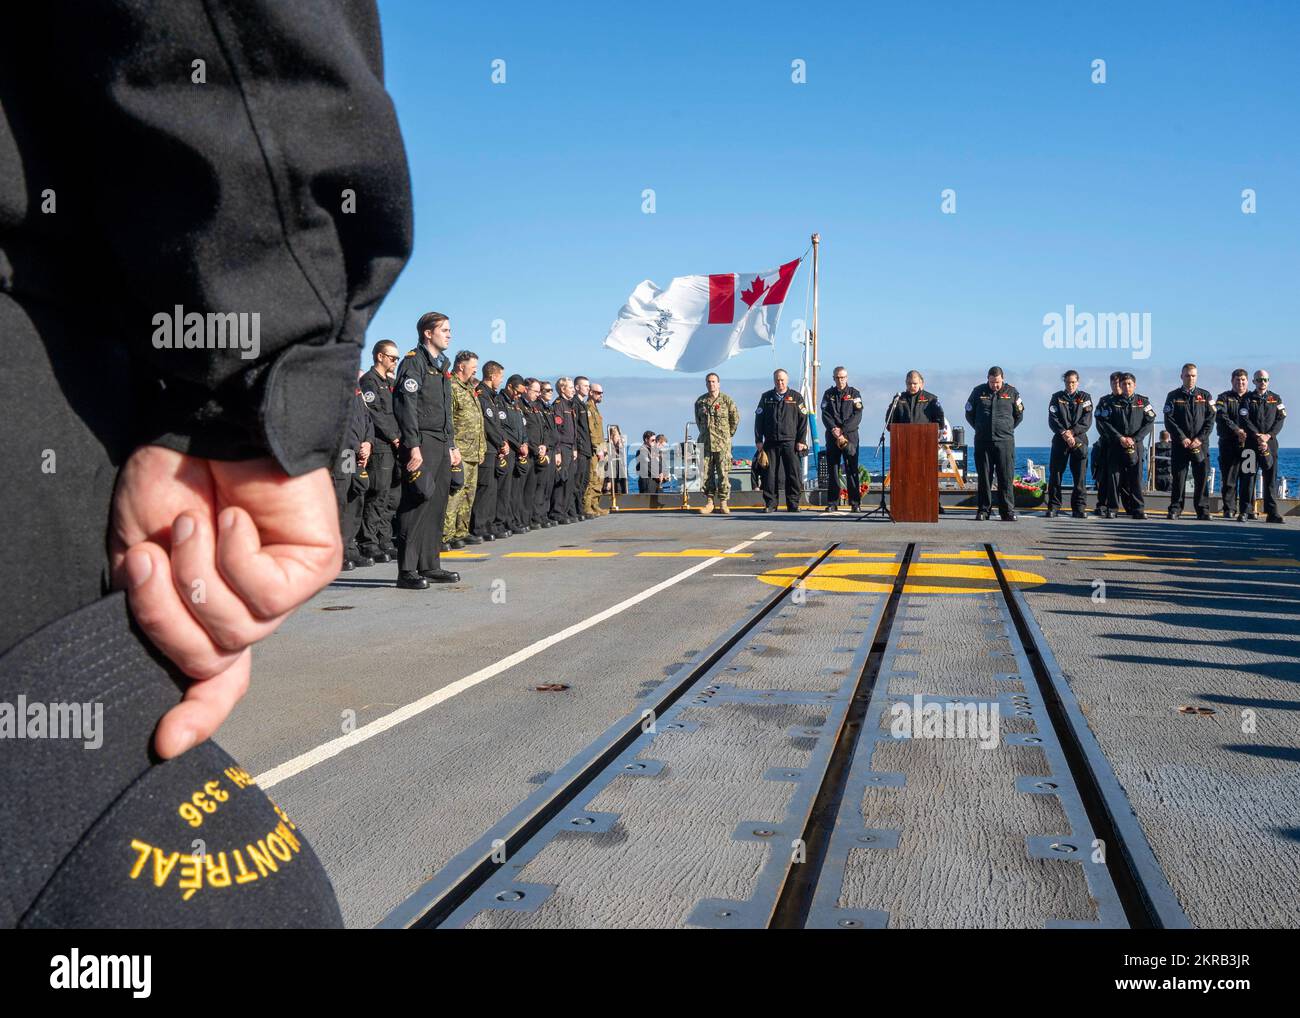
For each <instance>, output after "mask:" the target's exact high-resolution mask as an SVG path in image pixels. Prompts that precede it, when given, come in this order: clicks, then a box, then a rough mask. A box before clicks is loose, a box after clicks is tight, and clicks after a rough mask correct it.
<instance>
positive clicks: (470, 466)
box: [442, 461, 478, 541]
mask: <svg viewBox="0 0 1300 1018" xmlns="http://www.w3.org/2000/svg"><path fill="white" fill-rule="evenodd" d="M462 464H463V466H464V470H465V477H466V479H467V480H466V482H465V487H463V488H461V489H460V491H458V492H456V494H454V495H452V496H451V498H449V499H447V514H446V515H445V516H444V517H443V519H442V539H443V540H444V541H454V540H456V539H457V538H462V537H467V536H469V517H470V513H472V512H473V511H474V489H475V488H476V487H477V483H478V464H477V463H466V462H464V461H462Z"/></svg>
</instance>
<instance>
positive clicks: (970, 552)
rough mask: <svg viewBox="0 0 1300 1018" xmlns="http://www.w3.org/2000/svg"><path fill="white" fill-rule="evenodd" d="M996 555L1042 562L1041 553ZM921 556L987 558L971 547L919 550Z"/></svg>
mask: <svg viewBox="0 0 1300 1018" xmlns="http://www.w3.org/2000/svg"><path fill="white" fill-rule="evenodd" d="M997 555H998V560H999V561H1003V560H1005V561H1007V562H1042V561H1043V556H1042V555H1008V554H1007V553H1006V552H1001V551H1000V552H998V553H997ZM921 558H982V559H985V560H987V559H988V552H983V551H974V550H972V549H967V550H966V551H923V552H921Z"/></svg>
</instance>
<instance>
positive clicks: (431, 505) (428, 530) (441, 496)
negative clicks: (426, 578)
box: [397, 435, 451, 573]
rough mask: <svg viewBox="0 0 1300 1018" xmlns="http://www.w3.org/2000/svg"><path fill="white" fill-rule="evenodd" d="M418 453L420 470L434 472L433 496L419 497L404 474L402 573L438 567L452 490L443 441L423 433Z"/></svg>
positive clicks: (399, 523)
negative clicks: (420, 459) (444, 520)
mask: <svg viewBox="0 0 1300 1018" xmlns="http://www.w3.org/2000/svg"><path fill="white" fill-rule="evenodd" d="M420 454H421V456H422V458H423V465H422V466H421V467H420V469H421V470H429V471H432V473H433V495H432V496H431V497H429V498H427V499H424V500H421V499H420V497H419V492H418V491H417V490H416V487H415V485H414V484H411V483H410V482H408V481H407V480H406V479H405V477H403V479H402V501H401V502H400V503H399V505H398V508H397V564H398V568H399V569H400V570H401V571H402V572H404V573H414V572H418V571H420V570H424V569H440V568H441V563H440V560H439V558H438V555H439V550H440V549H441V548H442V519H443V517H444V516H445V515H446V514H447V495H448V493H449V492H450V490H451V454H450V453H449V452H448V451H447V443H446V442H440V441H438V440H437V439H435V438H430V437H428V436H425V435H421V436H420Z"/></svg>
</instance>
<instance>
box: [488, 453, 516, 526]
mask: <svg viewBox="0 0 1300 1018" xmlns="http://www.w3.org/2000/svg"><path fill="white" fill-rule="evenodd" d="M499 459H500V457H499V456H494V457H493V458H492V468H493V470H495V471H496V476H497V507H496V517H495V525H496V528H497V529H498V530H514V529H515V527H514V522H515V520H514V514H515V484H516V482H517V481H518V480H519V479H518V478H517V477H515V451H514V450H513V449H511V450H510V451H509V452H507V453H506V465H505V467H504V468H501V467H498V466H497V465H496V464H497V461H498V460H499Z"/></svg>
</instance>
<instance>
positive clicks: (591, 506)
mask: <svg viewBox="0 0 1300 1018" xmlns="http://www.w3.org/2000/svg"><path fill="white" fill-rule="evenodd" d="M604 483H605V461H604V460H598V459H596V457H595V456H592V457H591V466H590V467H588V468H587V490H586V491H585V492H584V493H583V496H582V511H583V512H584V513H594V512H596V511H597V510H598V509H600V489H601V487H602V486H603V485H604Z"/></svg>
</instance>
